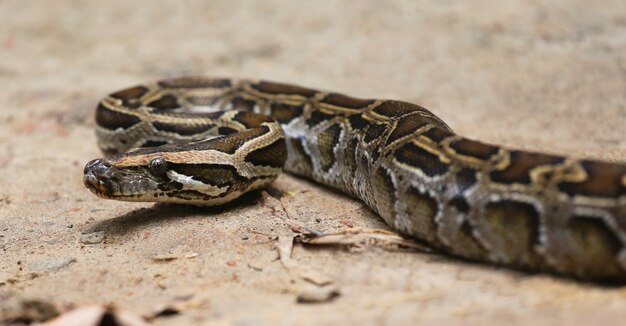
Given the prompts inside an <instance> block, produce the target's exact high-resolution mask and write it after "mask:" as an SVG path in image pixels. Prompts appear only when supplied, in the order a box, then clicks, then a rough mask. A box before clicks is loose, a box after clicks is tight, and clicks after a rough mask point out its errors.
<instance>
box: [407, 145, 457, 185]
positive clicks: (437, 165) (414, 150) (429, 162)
mask: <svg viewBox="0 0 626 326" xmlns="http://www.w3.org/2000/svg"><path fill="white" fill-rule="evenodd" d="M395 157H396V160H398V162H401V163H404V164H407V165H410V166H413V167H416V168H418V169H420V170H421V171H422V172H424V174H425V175H427V176H429V177H434V176H437V175H442V174H444V173H446V172H448V165H446V164H443V163H441V161H439V157H438V156H437V155H435V154H432V153H431V152H429V151H427V150H425V149H423V148H421V147H419V146H417V145H415V144H414V143H411V142H409V143H406V144H404V145H402V146H401V147H400V148H398V149H397V150H396V152H395Z"/></svg>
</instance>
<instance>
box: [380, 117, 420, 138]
mask: <svg viewBox="0 0 626 326" xmlns="http://www.w3.org/2000/svg"><path fill="white" fill-rule="evenodd" d="M427 124H428V122H427V121H423V120H421V119H419V117H418V116H415V115H409V116H404V117H402V118H400V119H398V121H397V123H396V126H395V128H393V131H392V132H391V134H390V135H389V138H387V144H391V143H393V142H394V141H396V140H398V139H400V138H402V137H404V136H407V135H410V134H412V133H413V132H415V131H416V130H417V129H419V128H421V127H423V126H425V125H427Z"/></svg>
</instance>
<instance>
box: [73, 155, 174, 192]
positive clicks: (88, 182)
mask: <svg viewBox="0 0 626 326" xmlns="http://www.w3.org/2000/svg"><path fill="white" fill-rule="evenodd" d="M124 159H125V157H124V155H114V156H111V157H108V158H103V159H96V160H92V161H89V162H88V163H87V164H86V165H85V169H84V172H83V173H84V174H83V184H84V185H85V187H87V188H88V189H89V190H90V191H91V192H92V193H94V194H95V195H96V196H98V197H101V198H106V199H116V200H124V201H155V198H157V197H159V196H162V195H161V194H163V193H165V192H167V191H169V190H175V189H180V188H182V184H180V183H178V182H172V181H171V180H169V178H168V177H167V162H166V161H165V160H164V159H163V158H160V157H156V158H153V159H152V160H150V161H148V163H147V164H145V165H142V164H133V165H128V164H126V165H125V164H123V162H124Z"/></svg>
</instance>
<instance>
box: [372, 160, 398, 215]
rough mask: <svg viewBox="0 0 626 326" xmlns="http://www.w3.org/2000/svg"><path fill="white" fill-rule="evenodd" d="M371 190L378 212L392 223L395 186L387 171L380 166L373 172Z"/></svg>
mask: <svg viewBox="0 0 626 326" xmlns="http://www.w3.org/2000/svg"><path fill="white" fill-rule="evenodd" d="M372 190H373V191H374V200H375V201H376V205H375V206H376V207H375V208H376V210H377V212H378V214H379V215H380V216H381V217H382V218H383V219H384V220H385V221H387V223H389V224H390V225H393V223H392V222H393V218H394V208H393V207H394V203H395V202H396V195H395V187H394V185H393V182H392V180H391V177H390V176H389V172H388V171H387V170H386V169H384V168H382V167H380V168H378V170H376V172H375V173H373V178H372Z"/></svg>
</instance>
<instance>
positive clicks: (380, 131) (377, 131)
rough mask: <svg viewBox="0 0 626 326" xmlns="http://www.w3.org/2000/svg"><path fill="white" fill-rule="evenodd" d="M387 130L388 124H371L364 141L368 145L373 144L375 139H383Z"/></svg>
mask: <svg viewBox="0 0 626 326" xmlns="http://www.w3.org/2000/svg"><path fill="white" fill-rule="evenodd" d="M385 130H387V125H386V124H370V125H369V126H368V127H367V130H366V131H365V136H364V137H363V141H364V142H366V143H370V142H372V140H374V139H379V138H382V137H383V136H384V135H385Z"/></svg>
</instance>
